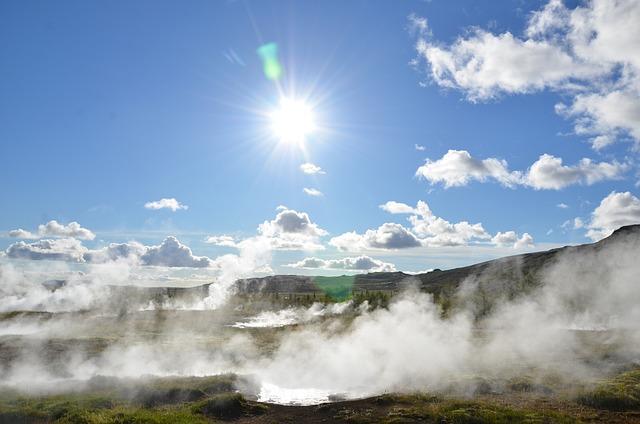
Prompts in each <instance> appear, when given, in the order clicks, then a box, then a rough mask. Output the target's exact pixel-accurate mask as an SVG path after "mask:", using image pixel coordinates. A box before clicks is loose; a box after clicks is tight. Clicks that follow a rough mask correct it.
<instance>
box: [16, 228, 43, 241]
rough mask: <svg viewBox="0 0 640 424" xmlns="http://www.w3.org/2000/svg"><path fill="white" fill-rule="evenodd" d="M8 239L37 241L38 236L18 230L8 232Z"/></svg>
mask: <svg viewBox="0 0 640 424" xmlns="http://www.w3.org/2000/svg"><path fill="white" fill-rule="evenodd" d="M9 237H13V238H21V239H37V238H38V235H37V234H33V233H32V232H31V231H27V230H23V229H22V228H18V229H17V230H11V231H9Z"/></svg>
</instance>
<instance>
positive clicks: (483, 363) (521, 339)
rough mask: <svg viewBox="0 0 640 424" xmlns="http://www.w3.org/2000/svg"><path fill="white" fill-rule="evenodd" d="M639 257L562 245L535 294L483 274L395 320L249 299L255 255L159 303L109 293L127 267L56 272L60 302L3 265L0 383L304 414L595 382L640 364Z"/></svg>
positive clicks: (397, 300) (370, 312) (402, 306)
mask: <svg viewBox="0 0 640 424" xmlns="http://www.w3.org/2000/svg"><path fill="white" fill-rule="evenodd" d="M638 247H639V246H638V240H637V239H633V238H627V239H623V240H620V241H619V242H617V243H615V244H610V245H607V246H606V248H602V249H593V250H590V251H583V250H576V249H572V248H569V249H566V250H565V251H563V252H561V253H560V254H558V256H557V257H556V259H555V260H554V261H553V263H552V264H550V265H549V266H547V267H545V268H544V269H543V270H542V272H541V275H542V278H541V281H540V282H539V283H538V284H536V285H533V286H532V287H531V288H529V289H527V290H523V289H522V288H521V287H520V286H519V284H520V283H519V282H516V281H511V280H509V279H501V278H496V277H495V274H491V273H489V272H487V273H486V275H483V274H482V273H481V274H477V275H473V276H471V277H469V278H467V279H465V280H464V281H463V282H462V283H461V284H460V285H459V287H458V288H457V290H456V292H455V293H454V295H453V296H452V299H453V306H452V307H450V308H449V309H448V310H446V311H445V310H444V309H443V307H442V305H441V304H440V303H439V302H438V300H437V299H436V298H434V296H433V295H431V294H428V293H425V292H422V291H420V289H419V284H418V282H419V281H418V280H417V279H414V278H412V277H410V278H409V279H408V280H407V281H405V282H403V285H404V286H406V288H405V289H404V290H403V291H402V292H401V293H398V294H396V295H395V296H394V297H393V298H392V299H391V301H390V303H389V305H388V307H386V308H385V307H377V308H374V307H371V306H370V305H369V304H368V303H367V302H363V303H362V304H359V305H357V304H355V303H354V302H353V301H352V300H348V301H344V302H338V303H329V304H324V303H322V302H315V303H312V304H311V305H310V306H286V307H281V306H279V304H278V303H277V302H269V301H266V300H261V301H258V300H254V301H251V300H249V301H247V300H246V299H245V300H243V301H240V300H237V299H236V298H237V294H236V292H235V289H234V284H233V282H234V281H235V279H236V278H239V277H241V276H242V275H244V274H243V272H241V271H239V270H244V269H247V268H251V267H255V266H256V265H257V264H258V262H261V260H260V261H258V260H256V258H262V257H263V256H261V255H257V254H254V253H251V254H250V255H248V256H247V257H246V258H247V259H246V261H247V262H246V263H250V266H244V265H242V264H241V262H242V261H244V260H245V259H238V258H234V259H233V260H232V258H229V269H227V272H226V273H222V274H221V277H220V278H219V279H218V280H217V282H215V283H213V284H212V285H211V286H210V287H209V289H208V291H207V292H206V293H204V294H203V295H202V296H201V297H200V298H195V299H182V300H171V299H169V300H167V299H165V300H164V301H163V299H160V300H156V301H153V302H150V301H149V300H148V299H146V300H144V299H143V300H141V301H139V302H138V301H137V300H136V299H134V298H131V297H130V296H129V299H128V300H127V301H126V302H123V301H122V298H114V297H113V296H115V295H114V293H116V292H114V291H113V288H112V287H111V286H110V285H109V284H112V283H113V282H114V281H117V282H122V281H126V280H127V279H128V278H130V275H131V269H130V265H128V264H126V263H118V264H114V265H113V267H108V266H106V265H100V266H97V268H93V267H92V268H91V269H90V270H89V271H88V272H85V273H77V272H73V271H72V270H68V269H60V270H59V271H61V272H63V273H66V277H67V283H66V284H65V285H64V286H62V287H60V288H58V289H56V290H53V291H52V290H50V289H47V288H45V287H43V285H42V284H41V282H42V281H41V280H38V278H39V277H38V276H36V277H38V278H35V277H33V276H31V275H30V274H29V273H28V272H25V271H20V270H18V269H17V268H16V267H14V266H12V265H11V264H2V265H1V267H0V281H1V282H2V286H1V287H2V300H1V301H0V310H1V311H3V312H7V313H9V312H12V311H13V312H12V315H10V316H7V317H5V319H4V320H3V321H2V323H1V325H0V336H2V337H3V339H2V345H3V347H2V355H3V360H2V368H1V369H0V380H2V381H3V384H4V385H5V386H8V387H12V388H14V389H17V390H20V391H25V392H41V391H45V392H48V391H56V390H63V389H62V388H64V390H69V389H70V387H73V388H74V390H79V389H81V388H82V387H83V386H82V384H83V383H82V382H87V381H89V380H90V379H91V378H93V377H96V376H109V377H118V378H142V377H146V376H206V375H214V374H222V373H235V374H238V375H243V376H247V378H250V379H252V380H253V381H255V382H256V386H257V387H258V388H259V389H258V390H257V392H256V393H255V394H256V396H257V397H258V399H261V400H266V401H274V402H283V403H288V402H298V403H303V404H304V403H317V402H322V401H327V400H329V399H330V398H331V396H336V395H340V396H344V397H346V398H352V397H363V396H369V395H375V394H380V393H386V392H411V391H416V390H420V391H423V390H426V391H447V392H455V393H459V394H464V395H468V396H471V395H473V394H474V393H475V392H476V390H477V386H478V381H479V380H478V379H483V381H485V382H486V381H488V382H489V384H491V385H492V390H498V391H499V390H500V386H501V385H502V384H504V382H505V381H507V380H508V379H510V378H514V377H518V376H522V375H527V376H530V377H532V378H533V379H534V380H536V381H544V379H545V378H549V377H553V378H558V379H561V380H562V379H564V380H567V381H569V380H570V381H585V382H586V381H591V380H592V379H593V378H596V377H598V376H603V375H606V374H607V373H609V372H612V371H614V370H616V369H618V368H620V367H622V366H624V364H629V363H638V362H640V343H639V342H640V328H639V327H640V324H639V323H640V319H639V318H640V308H638V306H637V305H638V304H640V285H639V284H638V283H639V281H638V278H637V276H638V275H640V264H639V263H638V260H637V252H638V251H639V250H638ZM509 260H510V261H511V262H510V263H511V265H514V264H515V266H516V267H517V266H518V259H517V258H515V259H509ZM495 266H500V262H496V265H495ZM489 274H491V275H492V276H493V277H489V276H488V275H489ZM17 311H37V312H39V313H34V312H17ZM104 334H108V335H109V341H105V340H104V339H101V338H99V337H100V336H101V335H102V336H103V335H104ZM60 339H66V340H70V341H71V343H69V344H68V346H67V347H65V348H56V349H57V350H56V349H54V350H55V351H56V354H55V355H54V354H52V353H51V351H52V343H54V342H53V341H52V340H60ZM96 340H97V341H96ZM594 346H596V347H594Z"/></svg>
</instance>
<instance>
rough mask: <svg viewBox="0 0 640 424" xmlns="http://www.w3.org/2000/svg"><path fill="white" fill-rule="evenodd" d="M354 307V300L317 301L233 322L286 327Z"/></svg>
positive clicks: (364, 307) (362, 307)
mask: <svg viewBox="0 0 640 424" xmlns="http://www.w3.org/2000/svg"><path fill="white" fill-rule="evenodd" d="M367 308H368V303H367V302H366V301H365V302H364V303H362V304H361V305H360V306H359V307H358V308H357V311H366V310H367ZM352 309H353V302H352V301H347V302H340V303H333V304H329V305H324V304H322V303H320V302H315V303H314V304H313V305H311V306H310V307H309V308H302V307H299V308H294V307H290V308H286V309H281V310H279V311H276V312H274V311H264V312H261V313H259V314H258V315H256V316H254V317H251V318H249V319H248V320H247V321H244V322H242V321H240V322H236V323H235V324H233V327H236V328H268V327H286V326H288V325H295V324H304V323H309V322H312V321H316V320H317V319H319V318H321V317H325V316H335V315H341V314H343V313H345V312H346V311H347V310H352Z"/></svg>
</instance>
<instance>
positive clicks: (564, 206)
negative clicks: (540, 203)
mask: <svg viewBox="0 0 640 424" xmlns="http://www.w3.org/2000/svg"><path fill="white" fill-rule="evenodd" d="M556 207H558V208H560V209H567V208H569V205H567V204H566V203H558V204H557V205H556Z"/></svg>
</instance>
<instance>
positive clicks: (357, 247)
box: [329, 201, 491, 251]
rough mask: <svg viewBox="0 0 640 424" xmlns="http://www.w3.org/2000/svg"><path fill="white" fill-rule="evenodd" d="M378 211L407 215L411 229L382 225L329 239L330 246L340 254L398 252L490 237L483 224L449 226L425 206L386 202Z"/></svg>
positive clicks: (464, 223)
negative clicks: (349, 252) (375, 251)
mask: <svg viewBox="0 0 640 424" xmlns="http://www.w3.org/2000/svg"><path fill="white" fill-rule="evenodd" d="M380 208H381V209H382V210H384V211H386V212H389V213H392V214H408V215H410V216H409V217H408V221H409V222H410V223H411V228H410V229H408V228H405V227H404V226H402V225H400V224H396V223H385V224H383V225H381V226H380V227H379V228H377V229H372V230H367V231H365V232H364V234H358V233H356V232H354V231H351V232H348V233H344V234H341V235H339V236H337V237H334V238H332V239H331V240H330V241H329V244H330V245H332V246H334V247H336V248H338V249H340V250H343V251H363V250H376V249H382V250H397V249H406V248H412V247H419V246H426V247H441V246H465V245H468V244H469V243H471V242H478V241H483V240H488V239H490V238H491V236H490V235H489V234H488V233H487V232H486V231H485V229H484V228H483V226H482V224H480V223H476V224H471V223H469V222H467V221H461V222H456V223H451V222H449V221H447V220H445V219H443V218H441V217H438V216H435V215H434V214H433V212H431V209H430V208H429V206H428V205H427V203H426V202H423V201H419V202H418V203H417V205H416V207H415V208H414V207H411V206H409V205H407V204H405V203H400V202H396V201H389V202H386V203H384V204H382V205H380Z"/></svg>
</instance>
